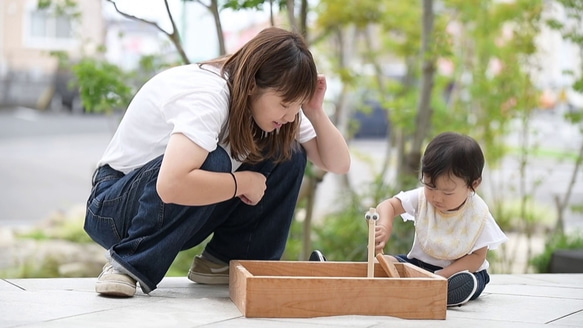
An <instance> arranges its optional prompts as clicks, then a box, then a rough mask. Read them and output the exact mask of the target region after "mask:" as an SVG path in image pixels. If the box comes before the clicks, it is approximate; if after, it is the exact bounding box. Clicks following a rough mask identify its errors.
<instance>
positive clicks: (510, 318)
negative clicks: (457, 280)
mask: <svg viewBox="0 0 583 328" xmlns="http://www.w3.org/2000/svg"><path fill="white" fill-rule="evenodd" d="M582 310H583V300H581V301H580V300H572V299H566V298H559V297H545V296H531V295H515V294H513V291H512V290H509V291H508V293H503V294H502V293H501V294H485V295H482V296H480V298H479V299H477V300H475V301H472V302H469V303H468V304H466V305H464V306H462V307H459V308H451V309H450V310H448V311H447V319H458V318H467V319H470V318H471V319H480V320H481V319H484V320H488V319H493V318H495V319H496V320H497V321H501V322H523V323H533V324H546V323H548V322H552V321H554V320H557V319H559V318H562V317H564V316H567V315H570V314H572V313H574V312H577V311H582Z"/></svg>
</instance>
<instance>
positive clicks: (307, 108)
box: [302, 74, 327, 119]
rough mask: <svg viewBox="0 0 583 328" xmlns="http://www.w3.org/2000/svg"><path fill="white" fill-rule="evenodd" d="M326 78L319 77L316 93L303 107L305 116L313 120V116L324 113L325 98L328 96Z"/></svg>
mask: <svg viewBox="0 0 583 328" xmlns="http://www.w3.org/2000/svg"><path fill="white" fill-rule="evenodd" d="M326 89H327V84H326V77H325V76H324V75H322V74H319V75H318V82H317V84H316V92H315V93H314V96H313V97H312V99H310V100H308V102H306V103H304V104H303V105H302V109H303V111H304V114H306V116H307V117H308V119H311V117H312V116H313V115H316V114H318V113H321V112H323V110H322V107H323V104H324V96H325V95H326Z"/></svg>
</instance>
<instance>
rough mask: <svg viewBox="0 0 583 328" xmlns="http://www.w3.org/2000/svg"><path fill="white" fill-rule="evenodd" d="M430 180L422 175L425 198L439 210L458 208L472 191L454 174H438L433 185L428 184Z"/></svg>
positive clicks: (445, 210)
mask: <svg viewBox="0 0 583 328" xmlns="http://www.w3.org/2000/svg"><path fill="white" fill-rule="evenodd" d="M430 181H431V180H430V179H429V177H423V180H422V183H423V185H424V186H425V188H424V189H425V198H426V199H427V201H428V202H429V203H430V204H431V205H433V207H435V208H436V209H437V210H439V211H440V212H447V211H455V210H457V209H459V208H460V207H461V206H462V205H463V204H464V202H465V201H466V199H467V198H468V196H469V195H470V193H471V192H472V190H471V189H470V188H468V186H467V185H466V183H465V181H464V180H463V179H461V178H459V177H456V176H454V175H450V174H443V175H441V176H438V177H437V179H434V180H433V182H434V183H435V186H433V185H431V184H429V183H430Z"/></svg>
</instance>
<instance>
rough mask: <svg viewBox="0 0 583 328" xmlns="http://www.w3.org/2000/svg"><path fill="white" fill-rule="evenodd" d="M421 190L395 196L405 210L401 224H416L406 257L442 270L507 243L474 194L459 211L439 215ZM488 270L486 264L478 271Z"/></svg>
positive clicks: (483, 204) (485, 206)
mask: <svg viewBox="0 0 583 328" xmlns="http://www.w3.org/2000/svg"><path fill="white" fill-rule="evenodd" d="M423 189H424V188H423V187H420V188H417V189H413V190H410V191H405V192H400V193H399V194H398V195H396V196H395V197H396V198H398V199H400V200H401V204H402V205H403V209H405V213H403V214H402V215H401V217H402V218H403V220H404V221H413V222H414V223H415V240H414V241H413V246H412V247H411V251H410V252H409V254H407V257H409V258H416V259H418V260H421V261H423V262H426V263H429V264H432V265H435V266H438V267H442V268H444V267H447V266H449V265H450V264H451V263H452V262H453V261H454V260H455V259H457V258H459V257H462V256H464V255H466V254H470V253H472V252H474V251H476V250H478V249H480V248H483V247H488V249H496V248H498V246H499V245H500V244H502V243H504V242H506V241H507V240H508V238H507V237H506V235H505V234H504V232H502V230H501V229H500V227H499V226H498V224H497V223H496V221H495V220H494V218H493V217H492V214H491V213H490V211H489V209H488V206H487V205H486V203H485V202H484V201H483V200H482V198H480V196H478V195H477V194H473V195H472V196H469V197H468V199H467V200H466V202H465V203H464V205H463V206H462V207H461V208H460V209H458V210H456V211H451V212H448V213H441V212H439V211H437V210H436V209H435V208H434V207H433V206H432V205H431V204H430V203H429V202H427V201H426V200H425V193H424V191H423ZM488 267H489V263H488V261H487V260H486V261H484V263H482V265H481V267H480V268H479V269H478V270H477V271H481V270H485V269H487V268H488Z"/></svg>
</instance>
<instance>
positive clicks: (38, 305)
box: [0, 274, 583, 328]
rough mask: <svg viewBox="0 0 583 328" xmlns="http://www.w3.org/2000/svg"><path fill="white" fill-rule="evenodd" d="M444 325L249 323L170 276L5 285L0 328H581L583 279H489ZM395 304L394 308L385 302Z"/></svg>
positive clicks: (208, 292)
mask: <svg viewBox="0 0 583 328" xmlns="http://www.w3.org/2000/svg"><path fill="white" fill-rule="evenodd" d="M491 278H492V280H491V282H490V284H489V285H488V286H487V287H486V290H485V291H484V293H483V294H482V296H481V297H480V298H479V299H478V300H476V301H472V302H470V303H468V304H466V305H464V306H462V307H456V308H450V309H448V311H447V319H446V320H437V321H436V320H403V319H398V318H394V317H384V316H352V315H351V316H337V317H318V318H310V319H287V318H280V319H265V318H252V319H251V318H245V317H243V316H242V315H241V313H240V312H239V310H238V309H237V307H236V306H235V304H234V303H233V302H232V301H231V300H230V298H229V289H228V287H227V286H208V285H198V284H195V283H192V282H190V281H189V280H188V279H186V278H182V277H180V278H177V277H172V278H165V279H164V280H163V281H162V283H161V284H160V286H159V288H158V289H156V290H155V291H154V292H152V293H151V294H150V295H144V294H142V293H141V292H138V294H137V295H136V296H135V297H133V298H128V299H112V298H105V297H101V296H98V295H97V294H96V293H95V292H94V290H93V287H94V283H95V281H96V279H95V278H57V279H4V280H0V327H1V328H6V327H59V328H63V327H65V328H66V327H157V328H158V327H181V328H187V327H210V328H213V327H243V328H245V327H300V328H310V327H356V328H359V327H362V328H365V327H367V328H368V327H388V326H398V327H473V328H479V327H488V328H490V327H497V328H498V327H512V328H521V327H525V328H533V327H549V326H550V327H583V274H525V275H502V274H501V275H492V276H491ZM387 306H390V304H387Z"/></svg>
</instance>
